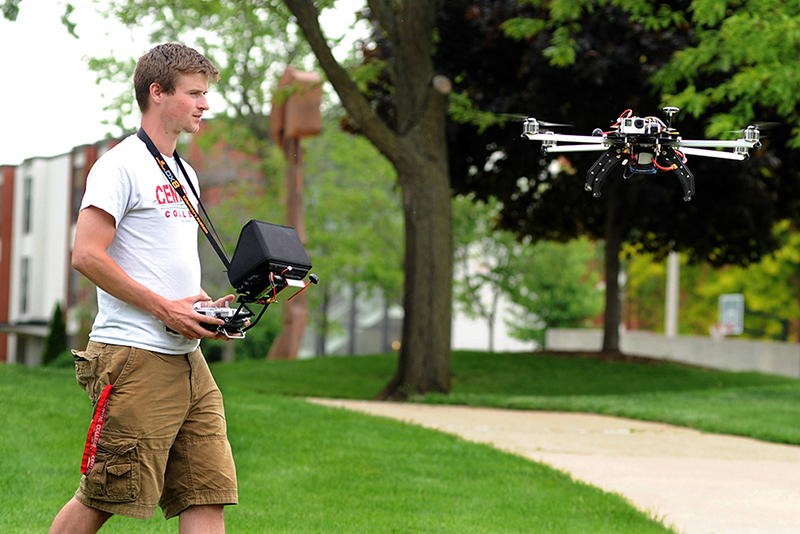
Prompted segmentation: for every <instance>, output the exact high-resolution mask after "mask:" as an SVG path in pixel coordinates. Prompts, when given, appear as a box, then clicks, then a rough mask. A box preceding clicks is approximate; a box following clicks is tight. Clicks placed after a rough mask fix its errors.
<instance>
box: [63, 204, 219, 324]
mask: <svg viewBox="0 0 800 534" xmlns="http://www.w3.org/2000/svg"><path fill="white" fill-rule="evenodd" d="M115 232H116V225H115V221H114V217H112V216H111V215H110V214H108V213H106V212H105V211H103V210H101V209H100V208H97V207H94V206H90V207H88V208H85V209H83V210H81V212H80V214H79V215H78V224H77V228H76V232H75V246H74V247H73V250H72V266H73V267H74V268H75V269H76V270H78V271H79V272H80V273H81V274H83V275H84V276H85V277H86V278H88V279H89V280H91V281H92V282H93V283H94V284H95V285H97V286H98V287H100V288H101V289H102V290H103V291H105V292H106V293H109V294H110V295H113V296H114V297H116V298H118V299H120V300H122V301H124V302H127V303H128V304H131V305H132V306H136V307H137V308H139V309H141V310H144V311H146V312H148V313H150V314H152V315H154V316H155V317H156V318H157V319H159V320H160V321H161V322H163V323H164V324H165V325H166V326H168V327H169V328H171V329H172V330H174V331H175V332H177V333H179V334H181V335H183V336H185V337H187V338H188V339H200V338H202V337H209V332H208V331H207V330H205V329H204V328H202V327H201V326H200V322H201V321H202V322H205V323H211V322H215V323H217V324H224V321H222V320H221V319H215V318H210V317H206V316H204V315H201V314H199V313H197V312H196V311H195V310H194V304H195V302H200V301H203V300H208V295H206V294H205V292H203V293H202V294H198V295H195V296H192V297H187V298H184V299H181V300H169V299H166V298H164V297H162V296H161V295H159V294H158V293H155V292H154V291H151V290H150V289H148V288H147V287H145V286H143V285H142V284H140V283H139V282H137V281H136V280H134V279H133V278H131V277H130V276H129V275H128V274H127V273H126V272H125V271H123V270H122V268H121V267H120V266H119V265H117V263H116V262H115V261H114V260H113V259H112V258H111V257H110V256H109V255H108V252H107V250H108V247H109V245H111V240H112V239H113V238H114V233H115Z"/></svg>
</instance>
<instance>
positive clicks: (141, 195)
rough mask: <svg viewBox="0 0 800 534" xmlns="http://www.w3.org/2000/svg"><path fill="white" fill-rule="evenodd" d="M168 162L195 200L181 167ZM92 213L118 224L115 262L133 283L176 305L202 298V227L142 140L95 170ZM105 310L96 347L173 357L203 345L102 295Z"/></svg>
mask: <svg viewBox="0 0 800 534" xmlns="http://www.w3.org/2000/svg"><path fill="white" fill-rule="evenodd" d="M165 159H166V161H167V164H168V165H169V167H170V169H172V172H173V174H175V175H176V176H180V178H179V179H180V181H181V183H182V185H183V186H184V189H185V190H186V194H187V196H188V197H189V199H191V200H194V199H193V195H192V193H191V189H190V188H187V186H186V177H185V176H182V175H181V173H180V171H179V169H178V167H177V165H176V163H175V159H174V158H171V157H170V158H167V157H165ZM183 165H184V168H185V169H186V172H187V173H189V175H190V179H191V180H192V183H193V185H194V186H195V190H196V191H197V192H198V194H199V192H200V190H199V188H198V182H197V175H196V174H195V172H194V170H193V169H192V168H191V167H190V166H189V165H188V164H186V163H185V162H183ZM89 206H95V207H97V208H100V209H101V210H103V211H105V212H107V213H108V214H110V215H111V216H112V217H114V220H115V222H116V232H115V234H114V239H113V240H112V241H111V245H110V246H109V247H108V255H109V256H111V258H112V259H113V260H114V261H115V262H116V263H117V264H118V265H119V266H120V267H121V268H122V270H124V271H125V272H126V273H127V274H128V275H129V276H130V277H131V278H133V279H134V280H136V281H137V282H139V283H140V284H142V285H144V286H145V287H147V288H149V289H151V290H153V291H155V292H156V293H158V294H159V295H161V296H163V297H165V298H167V299H170V300H177V299H182V298H185V297H189V296H192V295H197V294H199V293H200V258H199V255H198V250H197V228H198V226H197V221H195V219H194V218H193V217H192V215H191V213H190V212H189V210H188V209H187V208H186V205H185V204H184V202H183V200H182V199H181V198H180V197H179V196H178V194H177V193H175V191H174V190H173V188H172V186H171V185H170V183H169V182H168V181H167V179H166V177H165V176H164V174H163V173H162V172H161V169H160V167H159V166H158V164H157V163H156V161H155V159H154V158H153V156H152V155H151V154H150V152H149V151H148V150H147V147H146V146H145V144H144V142H143V141H142V140H141V139H139V138H138V137H137V136H135V135H132V136H130V137H128V138H126V139H125V140H123V141H122V142H121V143H119V144H118V145H117V146H115V147H114V148H112V149H111V150H109V151H108V152H107V153H105V154H104V155H103V156H102V157H100V159H98V160H97V162H96V163H95V164H94V166H93V167H92V170H91V172H90V173H89V177H88V179H87V181H86V192H85V193H84V197H83V201H82V202H81V209H84V208H87V207H89ZM97 305H98V313H97V316H96V317H95V320H94V325H93V326H92V331H91V333H90V335H89V338H90V339H91V340H92V341H97V342H100V343H111V344H115V345H125V346H132V347H137V348H142V349H147V350H152V351H155V352H163V353H167V354H182V353H186V352H191V351H193V350H194V349H196V348H197V346H198V344H199V341H197V340H189V339H186V338H185V337H183V336H182V335H179V334H174V333H170V332H168V331H167V329H166V327H165V325H164V323H162V322H161V321H159V320H158V319H156V318H155V316H153V315H151V314H149V313H147V312H144V311H142V310H140V309H138V308H136V307H134V306H131V305H130V304H127V303H125V302H123V301H121V300H119V299H117V298H115V297H113V296H112V295H110V294H108V293H106V292H105V291H103V290H102V289H100V288H97Z"/></svg>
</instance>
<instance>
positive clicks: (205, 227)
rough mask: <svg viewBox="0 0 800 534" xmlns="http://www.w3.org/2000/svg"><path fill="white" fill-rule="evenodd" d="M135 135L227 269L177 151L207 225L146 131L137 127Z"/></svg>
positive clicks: (222, 254)
mask: <svg viewBox="0 0 800 534" xmlns="http://www.w3.org/2000/svg"><path fill="white" fill-rule="evenodd" d="M136 135H137V136H138V137H139V139H141V140H142V141H144V144H145V146H147V150H149V151H150V154H152V155H153V157H154V158H155V160H156V163H158V167H159V168H160V169H161V172H163V173H164V176H165V177H166V178H167V181H168V182H169V184H170V185H171V186H172V188H173V189H174V190H175V192H176V193H178V196H179V197H181V198H182V199H183V203H184V204H186V207H187V208H189V212H191V214H192V216H193V217H194V220H195V221H197V225H198V226H200V230H202V232H203V233H204V234H205V236H206V237H207V238H208V241H209V243H211V246H212V247H214V251H216V253H217V256H219V259H221V260H222V263H223V264H224V265H225V268H226V269H229V268H230V266H231V262H230V260H229V259H228V256H227V255H225V252H223V251H222V247H221V246H220V244H219V242H218V240H217V239H216V238H215V237H214V235H215V234H216V233H217V230H216V229H215V228H214V225H213V224H212V223H211V218H210V217H209V216H208V213H206V209H205V208H204V207H203V203H202V202H200V195H198V194H197V190H196V189H195V188H194V185H192V180H191V179H190V178H189V175H188V174H187V172H186V169H184V168H183V163H181V158H180V157H179V156H178V151H177V150H176V151H175V152H174V153H173V154H172V155H173V156H174V157H175V162H176V163H177V164H178V168H179V169H180V171H181V172H182V173H183V175H184V176H185V177H186V183H187V184H189V188H190V189H191V190H192V193H193V194H194V197H195V198H196V199H197V205H198V206H200V209H201V210H202V211H203V215H205V216H206V219H207V220H208V225H206V223H205V222H203V219H202V218H201V217H200V214H199V213H197V210H196V209H195V208H194V206H193V205H192V203H191V202H190V201H189V198H188V197H187V196H186V190H185V189H184V188H183V186H182V185H181V183H180V182H179V181H178V177H177V176H175V175H174V174H173V173H172V170H170V168H169V165H167V162H166V161H165V160H164V158H162V157H161V153H160V152H159V151H158V149H157V148H156V145H155V144H154V143H153V141H152V140H151V139H150V137H149V136H148V135H147V132H145V131H144V129H142V128H139V131H138V132H137V133H136ZM209 227H211V230H212V231H213V232H214V234H212V233H211V232H209V230H208V228H209Z"/></svg>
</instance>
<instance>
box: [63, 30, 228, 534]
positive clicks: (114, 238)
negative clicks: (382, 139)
mask: <svg viewBox="0 0 800 534" xmlns="http://www.w3.org/2000/svg"><path fill="white" fill-rule="evenodd" d="M218 78H219V72H218V71H217V69H216V68H215V67H214V65H213V64H211V62H210V61H209V60H208V59H207V58H205V57H204V56H203V55H201V54H199V53H198V52H196V51H195V50H193V49H191V48H188V47H185V46H182V45H178V44H165V45H159V46H156V47H155V48H153V49H152V50H150V51H149V52H148V53H147V54H145V55H144V56H142V57H141V58H140V59H139V61H138V63H137V66H136V73H135V75H134V86H135V90H136V100H137V102H138V104H139V107H140V109H141V111H142V131H143V133H144V134H146V135H142V131H140V134H139V135H132V136H130V137H128V138H127V139H125V140H124V141H122V142H121V143H120V144H118V145H117V146H115V147H114V148H113V149H111V150H110V151H109V152H108V153H106V154H105V155H103V157H101V158H100V159H99V160H98V161H97V163H96V164H95V165H94V167H93V168H92V171H91V173H90V175H89V178H88V180H87V185H86V193H85V195H84V198H83V202H82V205H81V212H80V214H79V216H78V223H77V230H76V234H75V244H74V248H73V254H72V263H73V266H74V267H75V269H77V270H78V271H80V272H81V273H82V274H83V275H84V276H86V277H87V278H88V279H89V280H91V281H92V282H93V283H94V284H95V285H97V299H98V313H97V317H96V318H95V322H94V325H93V327H92V332H91V334H90V336H89V338H90V341H89V345H88V346H87V348H86V350H85V351H84V352H76V353H75V356H76V369H77V378H78V382H79V383H80V384H81V385H82V386H84V388H85V389H86V391H87V392H88V394H89V397H90V398H91V400H92V403H93V405H94V406H95V411H94V418H93V420H92V425H91V427H90V432H89V436H88V438H87V443H86V450H85V451H84V458H83V464H82V466H81V472H82V473H83V476H82V477H81V483H80V487H79V489H78V490H77V492H76V493H75V496H74V498H73V499H72V500H70V501H69V502H68V503H67V504H66V505H65V506H64V507H63V508H62V509H61V511H60V512H59V513H58V515H57V516H56V518H55V520H54V521H53V524H52V526H51V529H50V532H51V533H52V534H56V533H67V532H69V533H93V532H96V531H97V530H98V529H100V527H101V526H102V525H103V523H105V521H106V520H107V519H108V518H109V517H111V516H112V515H114V514H120V515H125V516H131V517H138V518H143V519H149V518H150V517H152V516H153V514H154V512H155V508H156V506H160V507H161V509H162V510H163V512H164V516H165V517H166V518H167V519H169V518H171V517H174V516H180V520H179V525H180V526H179V529H180V532H181V533H193V534H198V533H222V532H224V530H225V526H224V518H223V510H224V508H223V507H224V505H228V504H236V502H237V498H238V497H237V486H236V472H235V467H234V463H233V457H232V455H231V450H230V445H229V444H228V439H227V434H226V431H227V430H226V422H225V415H224V409H223V404H222V395H221V394H220V391H219V389H218V388H217V386H216V384H215V383H214V379H213V378H212V377H211V374H210V372H209V370H208V366H207V365H206V363H205V360H204V358H203V355H202V354H201V352H200V349H199V340H200V339H201V338H203V337H210V338H214V337H220V338H221V337H223V336H222V335H219V334H216V333H214V332H211V331H209V330H206V329H205V328H203V327H202V326H201V324H200V323H201V322H202V323H215V324H223V321H222V320H221V319H217V318H210V317H207V316H205V315H201V314H199V313H197V312H196V311H195V309H194V305H195V304H196V303H200V302H206V301H210V300H211V299H210V298H209V297H208V295H207V294H206V293H205V292H204V291H203V290H202V288H201V287H200V260H199V256H198V250H197V247H198V244H197V241H198V240H197V228H198V226H197V222H196V221H195V219H194V218H192V217H191V215H189V210H188V209H187V208H186V206H185V204H184V203H183V201H182V200H181V198H180V197H179V196H178V195H177V194H175V193H174V191H173V190H172V186H171V185H170V183H169V181H168V180H167V178H166V176H165V174H164V172H163V171H162V168H161V166H160V165H159V164H158V163H157V160H156V158H155V156H154V155H153V154H152V153H151V152H150V151H148V148H147V146H146V144H145V142H144V139H146V138H149V139H150V140H152V144H153V145H155V147H156V149H157V151H158V152H160V154H161V156H160V157H161V158H162V159H163V160H165V161H166V163H167V165H168V167H169V170H170V171H171V173H172V174H173V175H174V176H177V177H178V180H179V181H180V182H181V184H182V185H183V186H184V188H186V190H187V191H191V188H188V187H187V186H188V185H189V184H188V183H187V181H188V180H191V181H192V185H193V186H194V188H195V190H197V189H198V184H197V176H196V175H195V173H194V171H193V170H192V169H191V167H189V166H188V165H184V168H185V169H186V174H188V175H184V173H182V172H181V171H180V168H179V166H178V165H177V162H176V161H175V159H174V157H173V154H174V152H175V146H176V144H177V140H178V136H179V135H180V134H181V133H182V132H188V133H195V132H197V130H198V129H199V127H200V121H201V119H202V116H203V113H204V112H205V111H206V110H208V102H207V101H206V93H207V91H208V84H209V81H217V80H218ZM188 194H189V195H191V193H188ZM233 298H234V296H233V295H228V296H226V297H224V298H222V299H219V300H218V301H216V302H214V305H217V306H219V305H223V304H224V303H226V302H230V301H232V300H233Z"/></svg>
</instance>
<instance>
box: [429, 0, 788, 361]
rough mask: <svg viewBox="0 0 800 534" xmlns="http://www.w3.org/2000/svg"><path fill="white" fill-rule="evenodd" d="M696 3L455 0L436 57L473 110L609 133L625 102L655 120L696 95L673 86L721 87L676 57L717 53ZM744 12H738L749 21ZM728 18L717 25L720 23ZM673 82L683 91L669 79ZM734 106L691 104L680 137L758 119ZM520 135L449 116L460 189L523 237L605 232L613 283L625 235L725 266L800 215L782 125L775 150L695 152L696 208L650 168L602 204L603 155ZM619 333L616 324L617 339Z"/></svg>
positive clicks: (745, 257) (767, 244)
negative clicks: (596, 163) (717, 124)
mask: <svg viewBox="0 0 800 534" xmlns="http://www.w3.org/2000/svg"><path fill="white" fill-rule="evenodd" d="M717 4H719V3H717ZM692 5H693V4H692V3H690V2H677V1H673V2H644V1H633V0H631V1H622V0H617V1H614V0H609V1H604V2H599V1H594V2H590V1H583V0H578V1H564V0H552V1H550V2H541V1H533V0H532V1H527V2H514V1H511V0H508V1H504V2H489V1H485V2H466V1H452V2H447V4H446V6H445V8H444V10H443V11H442V15H441V24H440V44H439V47H437V51H436V56H435V62H436V65H437V68H438V69H439V70H441V71H444V72H446V73H447V74H448V75H449V76H450V77H451V78H453V79H454V80H455V81H456V85H455V91H456V92H459V93H463V94H465V95H466V96H468V97H469V99H470V101H471V103H472V105H473V106H474V108H475V109H478V110H482V111H490V112H493V113H495V114H497V113H511V114H526V115H532V116H536V117H537V118H539V119H543V120H546V121H551V122H557V123H568V124H572V125H573V126H574V128H573V129H572V130H570V131H574V132H575V133H584V134H589V133H591V132H592V130H593V129H594V128H597V127H600V128H603V129H606V128H607V127H608V126H609V125H610V124H611V123H612V122H613V121H614V120H615V119H616V118H617V117H618V116H619V115H620V113H621V112H622V111H624V110H625V109H628V108H630V109H633V110H634V112H635V113H637V114H638V115H640V116H645V115H655V114H659V113H660V108H661V107H662V106H663V105H671V104H673V101H672V99H673V98H676V99H678V100H679V102H680V103H682V102H684V101H685V95H684V96H683V97H681V98H678V96H675V97H670V96H669V95H668V94H667V93H668V91H666V89H669V88H675V87H677V86H678V85H679V83H686V80H693V81H694V83H695V84H701V86H703V87H708V88H711V87H716V86H718V85H719V84H720V83H722V82H723V81H724V80H725V79H726V78H725V77H724V76H721V75H720V74H719V73H718V72H716V71H714V72H709V73H706V72H704V71H702V70H700V71H699V72H692V71H690V69H683V70H680V69H678V72H680V73H681V74H682V75H683V76H684V77H683V78H678V77H677V76H676V75H675V74H674V72H675V69H677V68H678V67H676V66H675V65H676V62H679V61H680V60H681V59H682V58H687V57H691V56H692V54H695V55H696V54H699V52H697V50H706V57H707V56H708V50H709V49H710V48H711V47H712V44H713V43H714V42H715V41H714V40H713V39H712V40H711V41H705V40H704V37H708V36H709V35H711V34H709V33H708V31H710V30H708V29H706V28H707V26H700V30H702V31H698V23H697V22H695V21H694V19H693V17H697V16H698V14H697V13H696V12H695V10H693V8H692ZM744 7H745V6H743V7H742V8H740V9H736V10H733V11H732V12H733V13H737V14H740V13H741V15H740V16H744V15H743V13H744ZM759 9H761V8H759ZM789 11H790V9H788V8H787V9H786V11H785V13H786V14H787V15H788V14H789ZM726 13H727V12H726ZM701 14H702V13H701ZM730 16H732V14H731V13H727V15H726V16H725V17H721V18H718V19H717V20H716V23H717V24H718V25H722V24H723V23H724V22H725V20H727V18H726V17H730ZM703 20H704V22H703V24H706V25H707V24H709V23H710V22H711V19H709V18H708V17H706V18H705V19H703ZM701 45H702V46H701ZM723 52H724V49H722V50H719V51H717V53H719V54H723ZM676 58H677V59H676ZM683 61H684V62H685V61H686V59H683ZM707 61H708V62H711V59H707ZM728 64H729V66H730V69H731V70H736V69H737V68H739V67H737V66H736V65H734V64H733V61H729V62H728ZM714 65H717V66H719V65H720V63H714ZM741 68H743V67H741ZM662 69H665V70H662ZM670 69H672V70H670ZM712 70H713V69H712ZM660 72H664V73H673V74H672V75H671V76H667V75H666V74H660V75H659V74H658V73H660ZM728 74H730V73H728ZM670 80H671V83H672V86H669V85H665V84H666V83H667V81H670ZM656 82H659V83H660V84H661V85H656ZM714 82H716V83H714ZM709 90H710V89H709ZM687 91H688V92H687V93H686V94H689V93H690V92H691V89H688V88H687ZM775 91H778V89H777V88H776V89H775ZM723 104H724V101H722V100H720V101H718V102H717V105H716V106H711V101H709V105H708V106H707V107H706V108H703V109H700V108H699V107H698V106H695V107H694V108H692V109H689V110H687V111H691V112H693V113H688V112H686V113H681V114H680V116H679V120H678V122H677V124H678V127H679V129H680V131H681V134H682V135H683V136H684V137H692V138H697V137H702V136H703V135H704V134H705V128H704V126H705V124H706V122H707V121H709V120H710V118H711V117H713V116H715V113H721V112H725V113H728V115H726V116H727V117H729V118H730V117H737V118H738V119H739V120H740V121H741V122H739V123H737V124H738V127H740V128H741V127H744V126H746V124H747V121H748V120H749V119H751V118H752V115H750V116H747V115H745V114H738V115H737V114H736V112H737V110H735V109H733V110H731V109H729V108H727V107H725V106H724V105H723ZM759 110H761V111H762V113H761V114H760V118H765V119H772V118H782V117H781V116H780V115H779V113H780V111H781V110H780V109H771V108H769V107H768V106H761V107H760V108H759ZM467 115H468V113H467ZM695 115H696V116H695ZM782 119H783V118H782ZM520 133H521V125H520V124H517V123H513V122H512V121H509V120H499V121H495V122H494V124H491V125H488V126H487V123H486V122H483V123H480V124H478V125H475V124H464V123H456V122H453V123H451V125H450V128H449V131H448V134H449V146H450V167H451V176H452V180H453V187H454V188H455V190H456V191H459V192H475V193H476V194H477V195H478V197H479V198H487V197H489V196H495V197H497V198H498V199H500V201H501V202H502V203H503V210H502V212H501V218H500V221H501V224H502V226H504V227H505V228H508V229H511V230H513V231H514V232H516V233H517V234H518V235H520V236H530V237H531V238H533V239H534V240H541V239H555V240H562V241H563V240H567V239H571V238H573V237H575V236H578V235H586V236H589V237H591V238H595V239H605V240H606V242H607V253H608V254H609V255H610V257H608V256H607V261H606V265H607V272H606V279H607V282H608V283H612V282H614V279H615V278H616V272H608V266H609V265H612V267H613V260H614V256H618V254H619V248H618V247H617V249H616V250H615V249H614V247H613V246H612V247H609V246H608V245H609V243H614V242H617V243H622V242H630V243H634V244H635V246H636V249H637V250H641V251H648V252H652V253H655V254H656V255H658V256H664V255H665V254H666V253H667V252H669V251H670V250H682V251H684V252H685V253H686V254H687V255H688V256H689V258H690V259H692V260H693V261H708V262H710V263H711V264H713V265H724V264H729V263H735V264H742V265H747V264H749V263H752V262H756V261H758V260H759V259H760V258H761V257H762V256H763V255H764V254H765V253H767V252H769V251H771V250H773V249H774V248H775V247H776V246H777V240H776V239H775V238H774V236H773V234H772V232H771V227H772V225H773V223H774V222H775V221H777V220H780V219H782V218H785V217H788V216H791V215H792V214H793V213H795V210H796V206H795V204H796V202H797V199H798V198H800V195H798V191H797V186H796V185H795V184H796V183H797V182H798V180H797V175H796V171H794V168H795V167H794V166H789V167H788V168H787V166H786V165H784V162H785V161H788V160H791V159H793V158H794V157H796V156H792V155H790V154H787V153H786V151H785V150H782V148H781V147H782V146H785V143H786V142H787V135H786V133H785V132H784V131H782V130H781V129H778V130H777V131H773V132H770V133H771V134H772V137H770V138H769V139H767V141H766V142H765V143H764V148H763V149H762V150H761V151H759V152H757V153H756V154H755V156H754V157H753V158H752V160H751V161H749V162H746V163H733V162H725V161H721V160H716V159H706V158H692V159H691V160H690V162H689V166H690V168H691V170H692V171H693V172H694V174H695V176H696V178H697V194H696V195H695V197H694V199H693V200H692V202H690V203H685V202H683V201H682V194H681V188H680V186H679V184H678V182H677V179H676V178H674V177H673V176H671V175H670V174H669V173H660V174H658V175H649V176H642V175H640V176H636V177H633V178H631V179H630V180H628V181H626V182H625V183H621V182H622V181H621V180H620V177H619V176H618V175H615V176H611V177H610V178H609V181H608V182H607V183H606V186H605V190H604V192H603V199H601V200H600V201H598V200H596V199H594V198H592V196H591V195H589V194H587V193H586V192H585V191H584V190H583V175H584V173H585V172H586V170H587V169H588V168H589V166H590V165H591V163H592V162H593V160H594V159H595V158H596V155H593V156H585V155H581V154H574V155H573V154H570V155H569V156H565V157H564V158H561V160H560V161H561V164H558V165H554V164H553V159H554V158H552V157H548V158H543V157H542V156H541V154H540V152H539V146H538V144H537V143H532V142H530V141H527V140H523V139H522V138H520ZM618 174H621V173H618ZM790 199H791V200H790ZM610 231H613V236H617V237H616V238H615V239H612V237H613V236H612V235H610V234H609V232H610ZM610 262H611V263H610ZM617 300H618V299H617ZM613 304H614V302H613V299H612V301H607V309H606V312H607V315H608V313H609V311H610V310H609V306H610V305H613ZM615 328H616V325H613V324H608V323H607V324H606V335H607V336H608V335H609V332H610V331H611V330H613V329H615ZM613 348H615V347H613V346H612V349H613Z"/></svg>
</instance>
